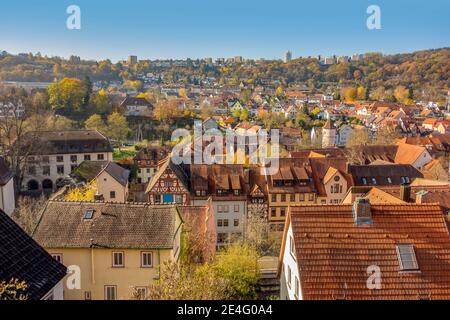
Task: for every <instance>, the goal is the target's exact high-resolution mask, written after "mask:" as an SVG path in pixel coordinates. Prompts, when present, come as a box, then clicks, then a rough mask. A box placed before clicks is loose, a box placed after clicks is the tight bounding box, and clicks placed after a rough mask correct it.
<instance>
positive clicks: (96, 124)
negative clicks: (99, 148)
mask: <svg viewBox="0 0 450 320" xmlns="http://www.w3.org/2000/svg"><path fill="white" fill-rule="evenodd" d="M84 127H85V128H86V129H89V130H98V131H99V132H101V133H103V134H106V133H107V127H106V124H105V121H103V119H102V117H101V116H100V115H98V114H93V115H92V116H90V117H89V118H88V119H87V120H86V121H85V122H84Z"/></svg>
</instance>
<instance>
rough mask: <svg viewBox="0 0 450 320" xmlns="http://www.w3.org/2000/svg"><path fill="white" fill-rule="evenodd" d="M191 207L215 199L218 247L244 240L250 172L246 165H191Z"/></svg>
mask: <svg viewBox="0 0 450 320" xmlns="http://www.w3.org/2000/svg"><path fill="white" fill-rule="evenodd" d="M189 181H190V183H191V189H190V191H191V195H190V198H191V204H192V205H204V204H205V202H206V201H207V200H208V199H209V198H211V201H212V206H213V208H214V213H215V219H216V230H217V245H218V246H223V245H226V244H229V243H231V242H233V241H235V240H240V239H242V237H243V235H244V231H245V228H244V224H245V221H246V218H247V194H248V172H247V173H244V168H243V166H242V165H191V166H190V168H189Z"/></svg>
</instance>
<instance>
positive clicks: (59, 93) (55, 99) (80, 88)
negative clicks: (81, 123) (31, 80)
mask: <svg viewBox="0 0 450 320" xmlns="http://www.w3.org/2000/svg"><path fill="white" fill-rule="evenodd" d="M47 92H48V96H49V104H50V105H51V106H52V108H53V110H58V111H61V112H63V113H65V114H70V113H72V112H73V111H81V108H82V106H83V104H84V98H85V95H86V91H85V87H84V85H83V83H82V82H81V81H80V80H79V79H73V78H64V79H62V80H61V81H59V82H57V83H54V84H52V85H50V86H49V87H48V88H47Z"/></svg>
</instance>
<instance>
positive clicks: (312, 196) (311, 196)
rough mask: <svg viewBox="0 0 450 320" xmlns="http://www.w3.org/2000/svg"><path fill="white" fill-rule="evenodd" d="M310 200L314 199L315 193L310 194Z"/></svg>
mask: <svg viewBox="0 0 450 320" xmlns="http://www.w3.org/2000/svg"><path fill="white" fill-rule="evenodd" d="M309 201H314V194H313V193H310V194H309Z"/></svg>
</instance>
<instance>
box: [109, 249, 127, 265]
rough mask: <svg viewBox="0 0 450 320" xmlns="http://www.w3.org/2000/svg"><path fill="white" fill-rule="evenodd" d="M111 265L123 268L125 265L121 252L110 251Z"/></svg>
mask: <svg viewBox="0 0 450 320" xmlns="http://www.w3.org/2000/svg"><path fill="white" fill-rule="evenodd" d="M112 266H113V267H114V268H123V267H124V266H125V262H124V253H123V252H113V253H112Z"/></svg>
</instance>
